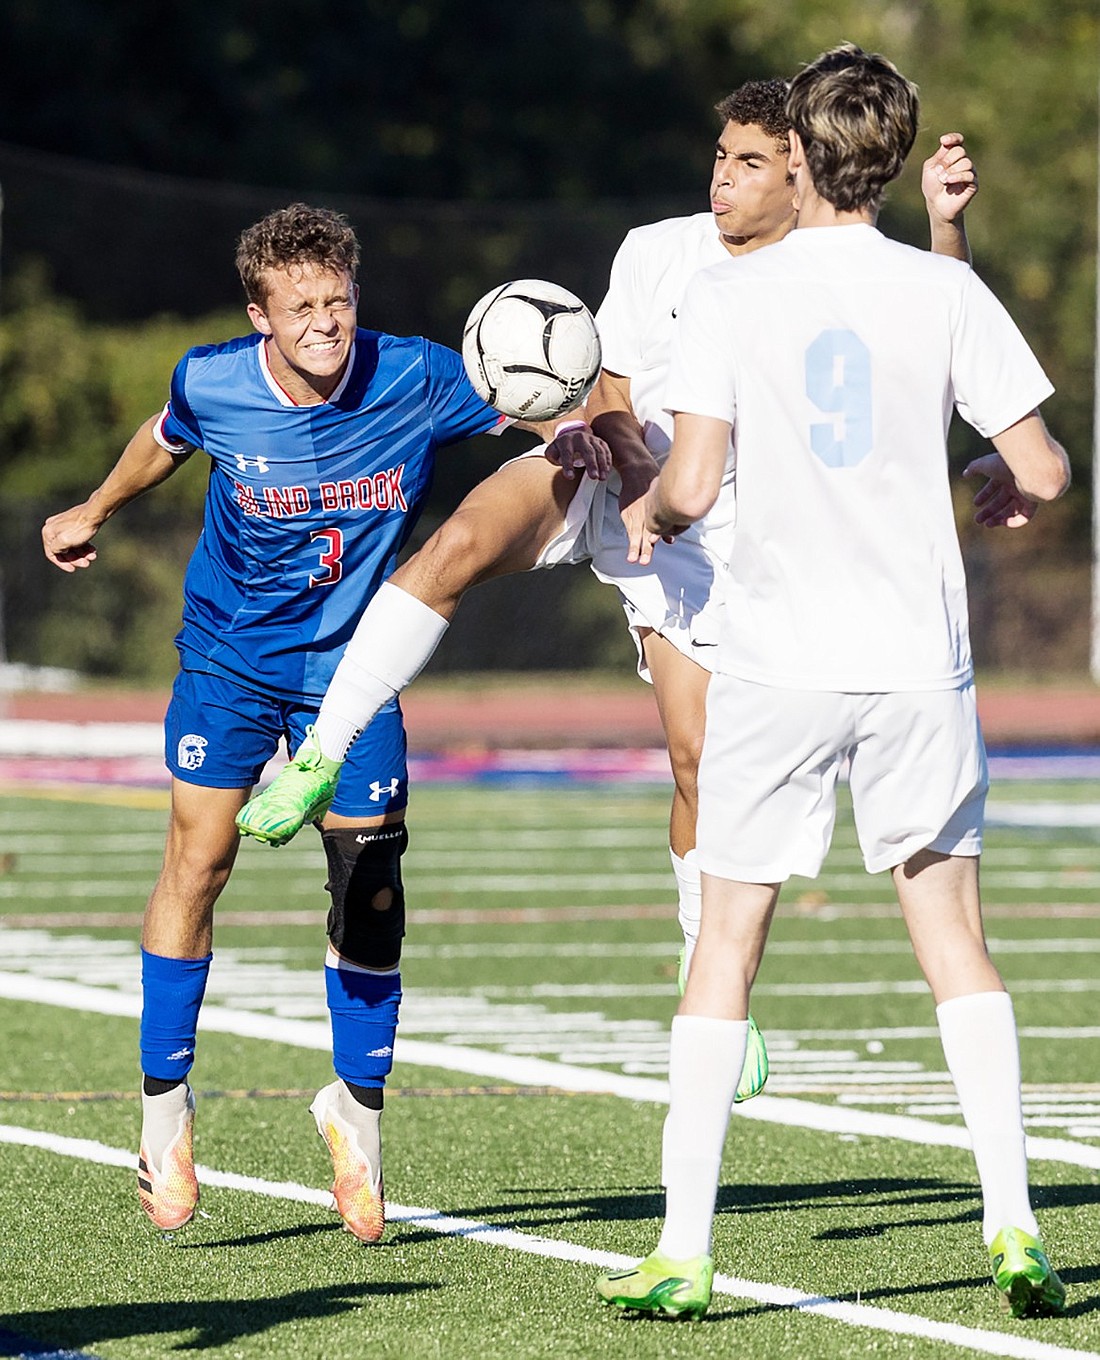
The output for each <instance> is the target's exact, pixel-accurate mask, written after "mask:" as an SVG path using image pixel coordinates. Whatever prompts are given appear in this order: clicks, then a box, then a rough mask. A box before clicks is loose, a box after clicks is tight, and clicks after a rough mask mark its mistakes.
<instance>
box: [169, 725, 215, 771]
mask: <svg viewBox="0 0 1100 1360" xmlns="http://www.w3.org/2000/svg"><path fill="white" fill-rule="evenodd" d="M208 745H209V743H208V742H207V740H206V738H205V737H200V736H198V735H197V734H196V733H194V732H188V734H187V736H185V737H180V744H179V745H178V746H177V747H176V764H177V765H178V766H179V767H180V769H181V770H197V769H198V768H199V766H200V765H201V764H202V763H203V761H204V760H205V759H206V748H207V746H208Z"/></svg>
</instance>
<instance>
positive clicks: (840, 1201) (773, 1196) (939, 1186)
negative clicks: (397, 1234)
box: [429, 1177, 1100, 1241]
mask: <svg viewBox="0 0 1100 1360" xmlns="http://www.w3.org/2000/svg"><path fill="white" fill-rule="evenodd" d="M512 1193H513V1194H515V1195H517V1198H516V1199H514V1200H504V1201H498V1202H497V1203H496V1204H483V1205H472V1206H466V1207H464V1208H456V1209H455V1210H454V1211H453V1212H454V1213H455V1214H456V1215H458V1216H460V1217H466V1218H473V1219H481V1220H484V1221H486V1222H489V1223H494V1222H499V1220H500V1219H501V1218H502V1217H503V1218H505V1219H506V1220H507V1222H506V1224H504V1225H502V1226H506V1227H509V1228H517V1229H519V1228H540V1227H545V1226H549V1225H552V1224H554V1223H561V1222H574V1223H587V1222H619V1223H627V1222H636V1221H638V1220H641V1219H646V1218H652V1219H658V1220H659V1219H660V1218H661V1216H662V1215H663V1213H664V1207H665V1199H664V1191H663V1190H661V1189H660V1188H659V1187H658V1186H649V1185H645V1186H642V1185H639V1186H634V1187H631V1188H630V1189H629V1190H624V1191H623V1192H622V1193H621V1194H607V1193H606V1192H603V1191H601V1192H600V1193H596V1192H594V1191H593V1190H591V1189H590V1188H589V1187H584V1186H580V1187H570V1189H569V1190H568V1191H564V1190H563V1189H562V1188H561V1187H559V1186H554V1187H551V1186H541V1187H539V1186H536V1187H526V1186H525V1187H524V1188H523V1190H522V1192H521V1191H519V1190H517V1189H513V1190H512ZM521 1193H522V1195H523V1198H522V1199H521V1198H518V1196H519V1195H520V1194H521ZM1032 1199H1033V1202H1034V1204H1035V1206H1036V1208H1037V1209H1038V1210H1039V1211H1040V1212H1041V1211H1042V1210H1043V1209H1067V1208H1077V1207H1082V1206H1086V1205H1096V1204H1100V1185H1044V1186H1037V1187H1035V1189H1034V1190H1033V1192H1032ZM532 1200H534V1202H532ZM917 1205H930V1206H933V1207H934V1208H936V1209H947V1208H948V1207H949V1206H950V1207H951V1208H952V1209H954V1210H955V1212H951V1213H944V1212H937V1213H935V1214H933V1215H931V1216H929V1217H928V1218H924V1219H918V1218H913V1217H896V1218H895V1217H893V1216H891V1217H890V1218H889V1219H887V1220H886V1221H883V1222H879V1223H864V1224H859V1225H848V1226H844V1227H837V1228H828V1229H826V1230H825V1231H824V1232H822V1233H820V1234H819V1235H818V1236H819V1239H821V1240H826V1241H827V1240H829V1239H835V1240H842V1239H844V1238H849V1237H874V1236H879V1235H881V1234H882V1233H885V1232H889V1231H890V1230H891V1229H893V1228H904V1227H919V1226H924V1227H933V1228H934V1227H940V1226H942V1225H944V1224H948V1223H966V1222H976V1221H978V1220H979V1219H980V1218H981V1200H980V1196H979V1191H978V1186H977V1185H976V1184H969V1183H963V1182H959V1181H946V1180H940V1179H937V1178H931V1177H930V1178H927V1179H924V1180H916V1179H904V1178H901V1177H877V1178H868V1179H865V1180H851V1179H848V1180H843V1181H817V1182H814V1181H803V1182H793V1183H791V1184H787V1185H776V1184H772V1185H765V1184H755V1185H723V1186H721V1187H720V1188H719V1191H718V1204H717V1212H718V1213H720V1214H722V1213H738V1214H770V1213H776V1212H779V1211H782V1212H785V1213H790V1212H797V1211H798V1210H811V1209H812V1210H820V1209H822V1208H826V1209H828V1208H834V1209H838V1210H851V1209H858V1210H860V1211H865V1210H872V1209H886V1208H894V1209H902V1208H909V1207H913V1206H917ZM429 1235H430V1234H429Z"/></svg>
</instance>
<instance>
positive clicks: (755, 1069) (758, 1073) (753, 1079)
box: [676, 948, 769, 1105]
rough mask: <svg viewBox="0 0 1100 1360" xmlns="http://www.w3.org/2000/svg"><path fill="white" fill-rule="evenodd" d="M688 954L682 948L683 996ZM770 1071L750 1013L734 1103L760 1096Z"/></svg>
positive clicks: (680, 974)
mask: <svg viewBox="0 0 1100 1360" xmlns="http://www.w3.org/2000/svg"><path fill="white" fill-rule="evenodd" d="M686 956H687V950H685V949H683V948H681V949H680V961H679V964H678V966H677V969H676V986H677V987H678V988H679V991H680V995H681V996H683V994H684V988H685V987H686V986H687V968H686V967H685V960H686ZM768 1071H769V1068H768V1047H767V1045H766V1044H765V1043H764V1036H763V1035H762V1034H761V1033H760V1028H759V1026H758V1025H757V1023H756V1021H755V1020H754V1019H753V1018H752V1016H751V1015H750V1016H749V1034H748V1045H747V1047H746V1049H745V1061H744V1063H743V1064H742V1067H741V1076H740V1078H739V1079H738V1082H737V1090H736V1091H735V1092H734V1096H733V1103H734V1104H735V1105H740V1104H741V1103H742V1102H743V1101H746V1100H751V1099H752V1098H753V1096H758V1095H759V1094H760V1092H761V1091H762V1090H763V1089H764V1085H765V1083H766V1082H767V1080H768Z"/></svg>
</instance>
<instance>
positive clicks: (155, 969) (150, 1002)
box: [141, 949, 214, 1081]
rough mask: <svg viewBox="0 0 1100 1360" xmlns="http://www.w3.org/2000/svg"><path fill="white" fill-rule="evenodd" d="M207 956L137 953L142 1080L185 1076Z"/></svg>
mask: <svg viewBox="0 0 1100 1360" xmlns="http://www.w3.org/2000/svg"><path fill="white" fill-rule="evenodd" d="M213 957H214V955H213V954H207V956H206V958H204V959H168V958H165V957H164V956H163V955H161V954H150V953H147V952H146V950H144V949H143V950H142V951H141V993H142V1008H141V1070H142V1071H143V1072H144V1073H145V1075H146V1076H147V1077H156V1078H158V1079H159V1080H160V1081H182V1080H183V1079H184V1077H186V1076H187V1074H188V1072H190V1070H191V1064H192V1063H193V1062H194V1061H195V1034H196V1031H197V1030H198V1023H199V1007H200V1006H201V1005H202V997H203V993H204V992H205V991H206V979H207V976H208V974H209V972H210V961H211V959H213Z"/></svg>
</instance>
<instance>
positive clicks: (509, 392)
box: [462, 279, 600, 421]
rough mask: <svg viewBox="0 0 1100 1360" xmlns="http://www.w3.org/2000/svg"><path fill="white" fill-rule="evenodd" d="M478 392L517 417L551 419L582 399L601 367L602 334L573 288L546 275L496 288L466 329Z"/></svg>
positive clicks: (465, 354) (465, 353) (466, 356)
mask: <svg viewBox="0 0 1100 1360" xmlns="http://www.w3.org/2000/svg"><path fill="white" fill-rule="evenodd" d="M462 361H463V363H464V364H465V365H466V372H467V373H468V374H469V377H470V381H471V382H472V383H473V385H474V388H475V389H476V391H477V393H478V395H479V396H480V397H481V398H482V400H483V401H487V402H488V403H489V405H490V406H494V407H496V409H497V410H498V411H501V412H503V413H504V415H506V416H513V417H515V419H517V420H534V421H542V420H553V419H555V418H556V417H557V416H560V415H564V414H565V412H566V411H572V410H573V409H574V408H575V407H577V406H579V405H580V404H581V402H583V401H584V399H585V397H586V396H587V395H588V394H589V392H590V391H591V390H592V386H593V384H594V383H595V381H596V378H597V377H598V376H599V372H600V337H599V332H598V331H597V330H596V322H595V319H594V318H593V316H592V313H591V312H590V311H589V310H588V308H587V307H586V306H585V305H584V303H583V302H582V301H581V300H580V298H579V297H577V296H576V295H575V294H574V293H571V292H569V290H568V289H567V288H562V287H561V286H560V285H559V284H556V283H547V282H546V280H545V279H516V280H513V282H511V283H502V284H500V285H498V286H497V287H496V288H493V289H491V290H490V291H489V292H488V293H486V294H485V296H484V297H483V298H482V299H481V300H480V301H479V302H478V303H477V304H476V305H475V306H474V308H473V310H472V311H471V312H470V315H469V316H468V317H467V318H466V325H465V326H464V327H463V330H462Z"/></svg>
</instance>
